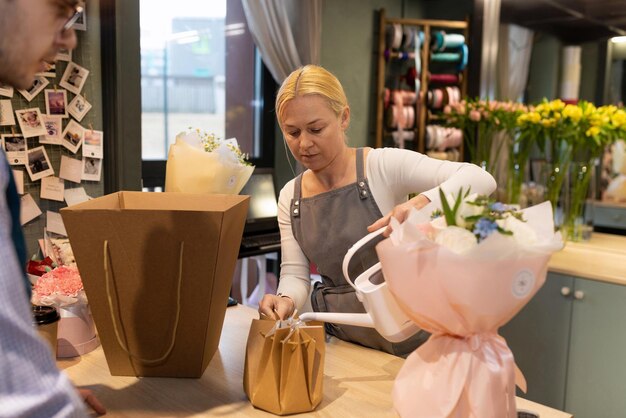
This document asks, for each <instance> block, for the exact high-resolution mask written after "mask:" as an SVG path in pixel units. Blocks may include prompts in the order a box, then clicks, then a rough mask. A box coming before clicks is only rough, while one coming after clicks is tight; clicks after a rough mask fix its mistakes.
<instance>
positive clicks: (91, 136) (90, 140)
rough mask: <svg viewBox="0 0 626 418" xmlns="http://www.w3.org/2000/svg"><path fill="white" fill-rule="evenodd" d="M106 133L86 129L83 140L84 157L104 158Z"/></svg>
mask: <svg viewBox="0 0 626 418" xmlns="http://www.w3.org/2000/svg"><path fill="white" fill-rule="evenodd" d="M103 139H104V133H103V132H102V131H94V130H93V129H86V130H85V136H84V138H83V157H91V158H102V143H103Z"/></svg>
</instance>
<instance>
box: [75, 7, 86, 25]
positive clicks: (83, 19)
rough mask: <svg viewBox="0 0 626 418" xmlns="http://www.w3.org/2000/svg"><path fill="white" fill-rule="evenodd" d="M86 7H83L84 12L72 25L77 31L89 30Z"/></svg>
mask: <svg viewBox="0 0 626 418" xmlns="http://www.w3.org/2000/svg"><path fill="white" fill-rule="evenodd" d="M85 10H86V5H83V11H82V12H81V13H80V15H78V20H76V22H75V23H74V24H73V25H72V29H75V30H87V15H86V14H85Z"/></svg>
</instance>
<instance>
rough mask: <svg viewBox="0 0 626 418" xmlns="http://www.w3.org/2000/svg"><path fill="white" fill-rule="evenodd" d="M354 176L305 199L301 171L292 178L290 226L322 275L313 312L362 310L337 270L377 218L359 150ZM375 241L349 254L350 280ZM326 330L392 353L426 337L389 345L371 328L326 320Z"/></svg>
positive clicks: (372, 259)
mask: <svg viewBox="0 0 626 418" xmlns="http://www.w3.org/2000/svg"><path fill="white" fill-rule="evenodd" d="M356 175H357V180H356V183H353V184H350V185H347V186H344V187H341V188H339V189H335V190H331V191H329V192H326V193H321V194H318V195H316V196H312V197H307V198H302V197H301V195H302V193H301V188H302V174H300V175H299V176H298V177H297V178H296V181H295V185H294V193H293V195H294V196H293V200H292V201H291V228H292V230H293V234H294V237H295V238H296V240H297V241H298V244H299V245H300V248H302V251H303V252H304V254H305V255H306V257H307V258H308V259H309V261H310V262H312V263H313V264H315V266H316V267H317V271H318V273H319V274H320V275H321V276H322V283H319V282H317V283H316V284H315V287H314V289H313V292H312V294H311V305H312V307H313V310H315V311H317V312H344V313H364V312H365V307H364V306H363V304H362V303H361V302H360V301H359V300H358V299H357V297H356V293H355V291H354V288H352V286H350V285H349V284H348V283H347V282H346V281H345V279H344V277H343V272H342V270H341V265H342V263H343V258H344V256H345V254H346V252H347V251H348V249H350V247H352V245H353V244H354V243H355V242H357V241H358V240H359V239H361V238H363V237H364V236H365V235H366V234H367V227H368V226H369V225H371V224H372V223H373V222H374V221H376V220H378V219H380V218H381V217H382V213H381V212H380V209H379V208H378V205H377V204H376V202H375V201H374V198H373V196H372V193H371V191H370V188H369V185H368V183H367V179H366V178H365V170H364V165H363V149H362V148H359V149H357V152H356ZM379 241H380V239H378V240H372V241H371V242H370V243H369V244H368V245H366V246H365V247H363V248H361V249H360V250H359V251H358V252H357V253H356V254H355V255H354V256H353V257H352V260H351V262H350V266H349V268H348V271H349V273H350V277H351V278H352V280H354V279H356V277H357V276H358V275H359V274H361V273H362V272H363V271H365V270H366V269H368V268H369V267H371V266H372V265H374V264H376V262H378V256H377V255H376V251H375V245H376V244H377V243H378V242H379ZM326 331H327V332H328V333H329V334H331V335H334V336H336V337H337V338H340V339H342V340H344V341H350V342H353V343H357V344H361V345H364V346H366V347H371V348H374V349H377V350H382V351H386V352H388V353H391V354H396V355H405V354H408V353H410V352H412V351H413V350H415V348H417V347H418V346H419V345H420V344H421V343H422V342H424V341H425V340H426V338H428V335H427V333H425V332H423V331H421V332H418V333H417V334H416V335H414V336H413V337H411V338H409V339H408V340H405V341H403V342H400V343H391V342H389V341H387V340H386V339H385V338H383V337H382V336H381V335H380V334H379V333H378V332H377V331H376V330H375V329H373V328H364V327H356V326H349V325H339V324H331V323H327V324H326Z"/></svg>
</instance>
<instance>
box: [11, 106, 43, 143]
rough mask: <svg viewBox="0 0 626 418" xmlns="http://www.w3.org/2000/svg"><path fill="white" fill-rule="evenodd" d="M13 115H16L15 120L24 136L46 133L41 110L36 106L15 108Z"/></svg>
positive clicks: (29, 136)
mask: <svg viewBox="0 0 626 418" xmlns="http://www.w3.org/2000/svg"><path fill="white" fill-rule="evenodd" d="M15 115H16V116H17V122H18V123H19V125H20V129H21V130H22V135H24V138H32V137H33V136H40V135H45V134H46V127H45V125H44V124H43V118H42V117H41V111H40V110H39V108H38V107H33V108H30V109H20V110H16V111H15Z"/></svg>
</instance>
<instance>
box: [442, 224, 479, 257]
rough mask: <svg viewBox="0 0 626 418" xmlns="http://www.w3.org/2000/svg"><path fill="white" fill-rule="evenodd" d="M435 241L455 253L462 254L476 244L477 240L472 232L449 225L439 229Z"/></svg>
mask: <svg viewBox="0 0 626 418" xmlns="http://www.w3.org/2000/svg"><path fill="white" fill-rule="evenodd" d="M435 242H436V243H437V244H439V245H443V246H444V247H446V248H448V249H449V250H450V251H452V252H455V253H457V254H464V253H466V252H468V251H470V250H471V249H472V248H474V247H476V246H477V245H478V240H477V239H476V237H475V236H474V234H472V233H471V232H470V231H468V230H467V229H465V228H461V227H458V226H449V227H447V228H445V229H442V230H440V231H439V232H438V233H437V236H436V238H435Z"/></svg>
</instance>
